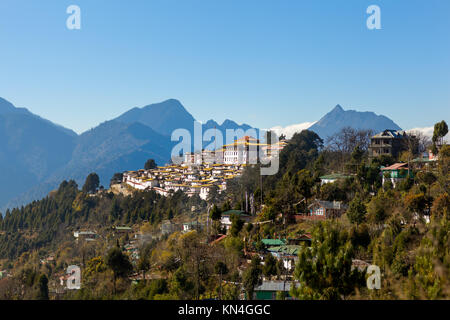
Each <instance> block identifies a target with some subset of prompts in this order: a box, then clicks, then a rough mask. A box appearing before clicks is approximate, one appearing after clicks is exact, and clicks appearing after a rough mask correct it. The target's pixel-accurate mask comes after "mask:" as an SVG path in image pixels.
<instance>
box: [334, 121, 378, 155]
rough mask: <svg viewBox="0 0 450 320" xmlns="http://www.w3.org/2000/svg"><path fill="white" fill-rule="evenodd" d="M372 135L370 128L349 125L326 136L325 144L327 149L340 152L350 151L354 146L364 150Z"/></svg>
mask: <svg viewBox="0 0 450 320" xmlns="http://www.w3.org/2000/svg"><path fill="white" fill-rule="evenodd" d="M372 135H373V131H372V130H357V129H353V128H351V127H344V128H342V129H341V130H340V131H339V132H338V133H336V134H334V135H332V136H330V137H328V138H327V140H326V145H327V148H328V149H329V150H332V151H339V152H342V153H350V152H352V151H353V150H354V149H355V148H356V147H358V148H359V149H360V150H362V151H366V150H367V148H368V147H369V144H370V137H372Z"/></svg>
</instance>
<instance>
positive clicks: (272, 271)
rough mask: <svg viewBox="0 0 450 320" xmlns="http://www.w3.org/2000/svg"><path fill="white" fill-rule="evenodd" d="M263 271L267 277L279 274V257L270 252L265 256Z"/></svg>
mask: <svg viewBox="0 0 450 320" xmlns="http://www.w3.org/2000/svg"><path fill="white" fill-rule="evenodd" d="M262 271H263V274H264V275H265V276H266V277H270V276H275V275H277V274H278V268H277V259H276V258H275V257H274V256H273V255H272V254H271V253H268V254H267V255H266V256H265V257H264V266H263V268H262Z"/></svg>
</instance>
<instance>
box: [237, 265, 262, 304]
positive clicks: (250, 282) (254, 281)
mask: <svg viewBox="0 0 450 320" xmlns="http://www.w3.org/2000/svg"><path fill="white" fill-rule="evenodd" d="M261 273H262V270H261V259H260V258H259V257H258V256H254V257H253V258H252V260H251V262H250V266H249V267H248V268H247V269H246V270H245V272H244V275H243V279H242V281H243V284H244V289H245V292H246V293H247V300H253V293H254V292H255V287H256V286H259V285H261V283H262V279H261Z"/></svg>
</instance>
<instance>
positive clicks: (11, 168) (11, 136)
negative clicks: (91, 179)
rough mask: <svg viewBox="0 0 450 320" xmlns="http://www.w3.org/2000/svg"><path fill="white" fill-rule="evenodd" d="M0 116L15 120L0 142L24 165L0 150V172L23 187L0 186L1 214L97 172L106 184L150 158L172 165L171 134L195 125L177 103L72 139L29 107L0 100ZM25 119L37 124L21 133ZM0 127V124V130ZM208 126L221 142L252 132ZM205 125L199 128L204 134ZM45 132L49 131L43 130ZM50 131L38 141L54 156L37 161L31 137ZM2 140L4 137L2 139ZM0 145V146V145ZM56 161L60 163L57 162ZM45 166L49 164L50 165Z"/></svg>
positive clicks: (137, 112) (137, 111) (134, 112)
mask: <svg viewBox="0 0 450 320" xmlns="http://www.w3.org/2000/svg"><path fill="white" fill-rule="evenodd" d="M3 114H5V116H3ZM0 117H8V119H13V118H18V120H17V121H16V122H15V124H14V127H15V131H14V130H13V131H8V130H3V131H0V139H1V141H3V142H6V141H7V142H8V143H9V144H10V148H14V147H15V148H16V149H17V150H18V151H22V154H23V155H22V158H23V159H25V160H27V161H28V162H24V164H23V165H21V166H18V163H20V162H18V161H10V160H11V159H12V158H11V157H10V156H8V153H6V152H2V151H0V166H1V168H3V169H6V170H7V171H8V173H9V175H7V178H8V179H9V180H12V181H15V180H19V181H20V183H18V185H19V186H21V188H9V190H6V189H7V186H6V185H3V186H0V193H1V194H2V195H3V197H0V208H2V207H3V209H2V210H1V211H3V212H4V211H5V207H10V208H11V207H16V206H20V205H22V204H24V203H27V202H30V201H32V200H35V199H40V198H42V197H44V196H45V195H47V194H48V192H49V191H51V190H53V189H55V188H57V187H58V185H59V184H60V183H61V181H63V180H69V179H74V180H75V181H76V182H77V183H78V184H79V185H82V184H83V183H84V179H85V178H86V176H87V175H88V174H89V173H91V172H96V173H97V174H98V175H99V176H100V181H101V184H103V185H104V186H108V185H109V180H110V178H111V177H112V175H113V174H114V173H116V172H122V171H125V170H137V169H140V168H142V167H143V165H144V163H145V161H146V160H148V159H149V158H153V159H155V161H156V162H157V163H158V164H160V165H164V164H166V163H168V162H169V161H170V153H171V150H172V148H173V146H174V145H175V144H176V143H178V142H174V141H171V137H170V134H171V133H172V131H173V130H175V129H178V128H183V129H187V130H188V131H189V132H191V134H192V136H193V132H194V131H193V128H194V122H195V121H196V120H195V118H194V117H193V116H192V115H191V114H190V113H189V112H188V111H187V110H186V109H185V108H184V106H183V105H182V104H181V103H180V102H179V101H178V100H175V99H170V100H166V101H163V102H161V103H155V104H150V105H147V106H145V107H143V108H133V109H130V110H129V111H127V112H125V113H123V114H122V115H120V116H119V117H117V118H115V119H113V120H110V121H106V122H103V123H101V124H99V125H98V126H97V127H95V128H93V129H90V130H88V131H86V132H84V133H82V134H81V135H76V133H74V132H73V131H72V130H69V129H66V128H63V127H61V126H59V125H56V124H54V123H52V122H50V121H49V120H46V119H43V118H41V117H39V116H36V115H33V114H32V113H31V112H29V111H28V110H27V109H24V108H15V107H14V106H13V105H12V104H11V103H10V102H8V101H6V100H4V99H2V100H0ZM0 119H1V118H0ZM23 119H29V120H30V121H33V122H35V123H36V126H35V128H34V130H28V131H26V132H22V131H23V130H24V128H23V127H22V126H21V125H20V123H21V122H22V121H23ZM24 123H26V122H24ZM1 124H2V122H1V120H0V129H1ZM209 125H212V127H214V126H217V129H219V130H222V131H223V136H224V138H225V131H226V129H236V128H242V129H243V130H244V131H245V130H247V129H249V128H251V127H250V126H249V125H247V124H243V125H238V124H237V123H236V122H234V121H231V120H225V121H224V122H223V123H222V125H218V124H217V123H216V122H215V121H213V120H211V121H210V122H209ZM209 125H206V124H204V125H202V129H203V133H204V132H205V130H206V129H207V128H209V127H208V126H209ZM44 128H47V129H45V130H44ZM49 128H50V129H52V130H53V131H52V132H51V133H48V135H49V137H48V138H46V137H42V139H43V140H45V141H49V142H50V141H53V142H52V143H50V144H48V148H49V150H51V151H52V152H53V153H48V152H47V153H48V154H49V157H48V159H47V160H46V161H41V159H40V157H45V155H46V154H47V153H46V152H44V151H42V152H38V151H39V150H34V149H36V146H35V145H39V143H37V142H38V141H35V140H33V139H37V138H40V137H41V136H42V135H41V134H40V133H46V132H47V131H48V129H49ZM35 132H38V134H36V133H35ZM3 136H5V137H7V138H6V139H3ZM60 136H62V137H65V139H66V140H67V141H66V140H63V141H62V142H58V141H59V140H57V141H54V140H55V139H59V137H60ZM20 139H23V141H35V142H33V145H24V144H20V143H19V140H20ZM52 139H53V140H52ZM206 144H207V143H205V145H206ZM0 146H2V145H1V143H0ZM2 150H3V151H6V150H7V149H6V148H5V147H4V148H3V149H2ZM9 153H10V152H9ZM2 159H3V160H2ZM57 159H61V161H60V162H57V163H55V160H57ZM25 160H24V161H25ZM47 162H49V164H48V165H47V164H46V163H47ZM30 171H36V174H34V175H33V174H30Z"/></svg>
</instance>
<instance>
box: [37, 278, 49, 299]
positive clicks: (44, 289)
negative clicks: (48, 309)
mask: <svg viewBox="0 0 450 320" xmlns="http://www.w3.org/2000/svg"><path fill="white" fill-rule="evenodd" d="M38 299H39V300H48V299H49V297H48V278H47V276H46V275H45V274H43V275H41V277H40V278H39V293H38Z"/></svg>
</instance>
